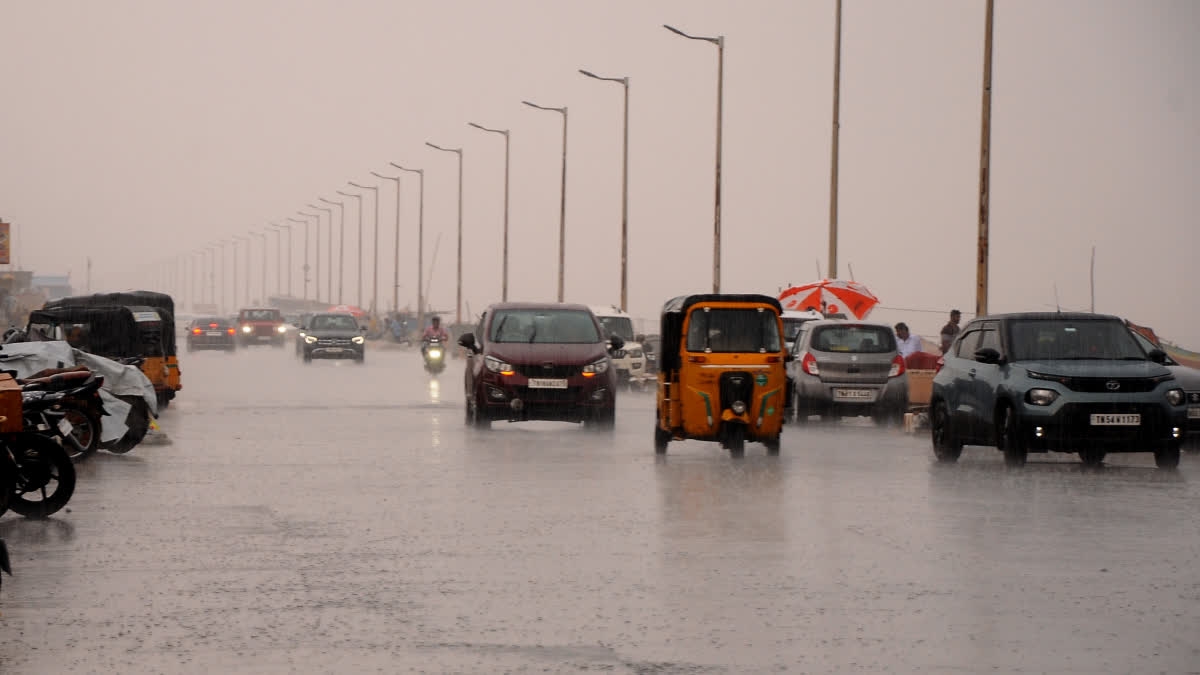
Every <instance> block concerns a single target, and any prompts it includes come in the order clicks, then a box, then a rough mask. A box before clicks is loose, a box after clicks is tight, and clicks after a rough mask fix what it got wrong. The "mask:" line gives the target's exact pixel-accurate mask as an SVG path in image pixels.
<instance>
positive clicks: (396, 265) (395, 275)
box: [371, 171, 401, 312]
mask: <svg viewBox="0 0 1200 675" xmlns="http://www.w3.org/2000/svg"><path fill="white" fill-rule="evenodd" d="M371 175H373V176H375V177H376V178H382V179H383V180H390V181H395V183H396V242H395V243H396V247H395V252H394V253H393V256H394V259H393V260H392V311H393V312H399V311H400V187H401V186H400V177H399V176H385V175H383V174H381V173H376V172H374V171H372V172H371ZM375 223H376V230H378V229H379V218H378V217H376V219H375ZM376 250H378V248H377V249H376Z"/></svg>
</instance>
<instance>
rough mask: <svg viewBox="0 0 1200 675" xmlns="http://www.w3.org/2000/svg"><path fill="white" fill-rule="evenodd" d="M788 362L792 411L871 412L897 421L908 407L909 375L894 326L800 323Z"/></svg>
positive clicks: (805, 414)
mask: <svg viewBox="0 0 1200 675" xmlns="http://www.w3.org/2000/svg"><path fill="white" fill-rule="evenodd" d="M792 356H793V359H792V361H791V362H790V363H789V364H788V382H789V388H790V389H791V406H790V408H791V410H790V412H791V414H792V416H793V417H794V418H795V420H796V421H798V422H805V421H807V420H808V418H809V417H810V416H811V415H821V416H823V417H825V416H830V417H834V418H837V417H843V416H859V415H870V416H871V417H873V418H875V421H876V422H878V423H880V424H885V423H889V422H891V423H896V422H899V421H900V420H901V419H902V418H903V417H904V412H905V411H906V410H907V408H908V374H907V373H906V372H905V368H904V359H903V358H901V357H900V355H899V352H897V351H896V336H895V334H894V333H893V332H892V328H891V327H890V326H888V325H886V324H882V323H871V322H863V321H842V320H837V319H818V320H813V321H808V322H806V323H804V325H802V326H801V327H800V332H799V333H798V334H797V335H796V342H795V343H794V344H793V345H792Z"/></svg>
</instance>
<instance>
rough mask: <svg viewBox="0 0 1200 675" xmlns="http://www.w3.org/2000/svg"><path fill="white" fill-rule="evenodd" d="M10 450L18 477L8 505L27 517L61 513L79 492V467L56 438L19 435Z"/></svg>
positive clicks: (15, 478) (43, 516)
mask: <svg viewBox="0 0 1200 675" xmlns="http://www.w3.org/2000/svg"><path fill="white" fill-rule="evenodd" d="M9 448H10V449H11V450H12V453H13V457H14V458H15V459H16V462H17V467H16V476H15V477H14V480H13V484H12V497H11V499H10V500H9V503H8V506H9V508H11V509H12V510H13V512H14V513H19V514H21V515H22V516H25V517H27V518H45V517H46V516H49V515H51V514H54V513H57V512H58V511H59V510H60V509H62V507H64V506H66V505H67V502H69V501H71V495H72V494H74V493H75V465H74V464H73V463H71V457H70V456H69V455H67V451H66V450H64V449H63V447H62V446H61V445H59V444H58V442H57V441H55V440H54V439H52V438H49V437H47V436H42V435H41V434H19V435H18V436H17V437H16V438H15V439H14V440H12V441H10V443H9Z"/></svg>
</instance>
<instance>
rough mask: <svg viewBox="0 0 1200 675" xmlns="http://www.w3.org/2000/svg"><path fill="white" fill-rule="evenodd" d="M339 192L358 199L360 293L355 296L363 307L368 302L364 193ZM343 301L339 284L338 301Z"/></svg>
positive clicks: (344, 195)
mask: <svg viewBox="0 0 1200 675" xmlns="http://www.w3.org/2000/svg"><path fill="white" fill-rule="evenodd" d="M338 194H339V195H342V196H343V197H354V198H355V199H357V200H358V265H357V267H358V293H357V295H355V296H354V297H355V298H356V302H357V303H358V306H359V307H362V306H363V305H365V304H366V303H365V302H363V207H362V206H363V203H362V202H363V198H362V195H356V194H353V193H350V192H342V191H341V190H338ZM342 244H343V245H344V244H345V240H343V241H342ZM341 302H342V291H341V287H340V286H339V287H338V303H339V304H340V303H341Z"/></svg>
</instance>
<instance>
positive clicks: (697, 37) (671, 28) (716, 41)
mask: <svg viewBox="0 0 1200 675" xmlns="http://www.w3.org/2000/svg"><path fill="white" fill-rule="evenodd" d="M663 28H666V29H667V30H669V31H671V32H672V33H674V34H676V35H680V36H682V37H685V38H687V39H689V40H703V41H704V42H711V43H713V44H714V45H718V46H719V45H720V44H721V42H722V40H723V39H724V36H719V37H715V38H714V37H704V36H701V35H688V34H687V33H685V32H683V31H681V30H679V29H678V28H676V27H674V26H668V25H667V24H665V23H664V24H663Z"/></svg>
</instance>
